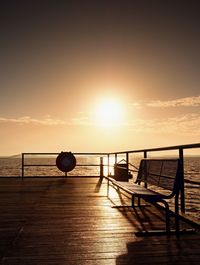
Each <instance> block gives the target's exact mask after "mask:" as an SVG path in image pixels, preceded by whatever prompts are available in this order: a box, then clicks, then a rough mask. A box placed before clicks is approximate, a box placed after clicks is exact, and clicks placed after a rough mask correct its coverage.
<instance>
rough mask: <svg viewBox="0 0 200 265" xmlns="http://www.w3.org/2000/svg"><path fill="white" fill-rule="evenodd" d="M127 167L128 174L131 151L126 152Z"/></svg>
mask: <svg viewBox="0 0 200 265" xmlns="http://www.w3.org/2000/svg"><path fill="white" fill-rule="evenodd" d="M126 169H127V174H128V170H129V153H128V152H127V153H126Z"/></svg>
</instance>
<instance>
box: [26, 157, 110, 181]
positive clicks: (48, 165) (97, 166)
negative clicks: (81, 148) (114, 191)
mask: <svg viewBox="0 0 200 265" xmlns="http://www.w3.org/2000/svg"><path fill="white" fill-rule="evenodd" d="M58 155H59V153H22V178H24V177H30V176H28V175H27V174H26V172H25V171H26V169H27V168H34V167H35V168H37V169H38V168H44V167H45V168H46V167H47V168H49V167H50V168H53V167H54V168H56V157H57V156H58ZM74 155H75V156H76V157H77V156H78V157H83V158H84V157H85V158H89V157H91V158H96V159H95V160H97V159H98V161H99V163H97V161H95V163H94V159H93V161H91V163H88V162H87V163H78V164H76V168H79V167H86V168H92V167H96V168H99V170H98V173H99V174H98V175H93V177H97V176H103V157H105V156H106V157H107V155H108V154H107V153H74ZM28 158H31V159H32V160H33V161H34V159H37V158H38V160H39V163H33V162H31V161H29V163H26V159H28ZM42 158H43V159H44V158H52V162H53V163H52V164H49V163H48V164H45V163H41V159H42ZM53 158H54V159H53ZM29 160H30V159H29ZM43 172H44V170H43ZM57 172H60V171H59V170H57ZM38 175H39V172H38V170H37V172H34V170H32V176H34V177H38ZM47 175H48V174H47ZM66 175H67V173H63V172H62V173H61V172H60V174H59V175H57V176H58V177H62V176H66ZM69 175H70V173H69ZM40 176H41V175H40ZM49 176H50V175H49ZM54 176H56V175H54ZM76 176H78V177H84V175H81V174H80V171H79V173H78V175H76ZM87 176H89V177H92V176H91V175H87Z"/></svg>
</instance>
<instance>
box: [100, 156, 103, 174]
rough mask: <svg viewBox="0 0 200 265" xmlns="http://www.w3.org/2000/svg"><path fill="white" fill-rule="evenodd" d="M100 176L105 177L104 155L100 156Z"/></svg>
mask: <svg viewBox="0 0 200 265" xmlns="http://www.w3.org/2000/svg"><path fill="white" fill-rule="evenodd" d="M100 178H103V157H100Z"/></svg>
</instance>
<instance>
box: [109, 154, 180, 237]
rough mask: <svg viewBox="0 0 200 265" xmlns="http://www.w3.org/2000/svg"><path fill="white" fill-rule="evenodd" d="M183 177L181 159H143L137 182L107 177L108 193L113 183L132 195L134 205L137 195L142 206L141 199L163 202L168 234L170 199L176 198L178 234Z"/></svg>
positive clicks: (152, 202) (133, 205)
mask: <svg viewBox="0 0 200 265" xmlns="http://www.w3.org/2000/svg"><path fill="white" fill-rule="evenodd" d="M181 177H182V175H181V170H180V160H179V159H142V160H141V162H140V166H139V170H138V174H137V179H136V181H135V183H133V182H124V181H123V182H122V181H117V180H115V179H114V178H112V177H110V176H108V177H105V178H106V179H107V185H108V186H107V195H108V196H109V186H110V185H111V186H114V187H117V188H118V189H121V190H123V191H125V192H126V193H128V194H130V195H131V197H132V207H135V200H134V199H135V197H137V198H138V206H140V199H143V200H145V201H147V202H149V203H151V204H155V205H158V203H162V204H163V205H164V207H165V210H166V231H165V232H167V233H168V234H169V233H170V210H169V204H168V200H169V199H171V198H174V199H175V203H174V204H175V210H174V214H175V228H176V230H175V232H176V233H177V234H178V233H179V207H178V198H179V193H180V188H181ZM158 188H159V190H158ZM162 232H163V231H162Z"/></svg>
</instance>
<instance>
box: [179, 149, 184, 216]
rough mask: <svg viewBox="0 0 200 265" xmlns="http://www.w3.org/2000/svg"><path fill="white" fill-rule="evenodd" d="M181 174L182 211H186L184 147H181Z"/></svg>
mask: <svg viewBox="0 0 200 265" xmlns="http://www.w3.org/2000/svg"><path fill="white" fill-rule="evenodd" d="M179 159H180V175H181V212H182V213H185V188H184V155H183V148H179Z"/></svg>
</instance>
